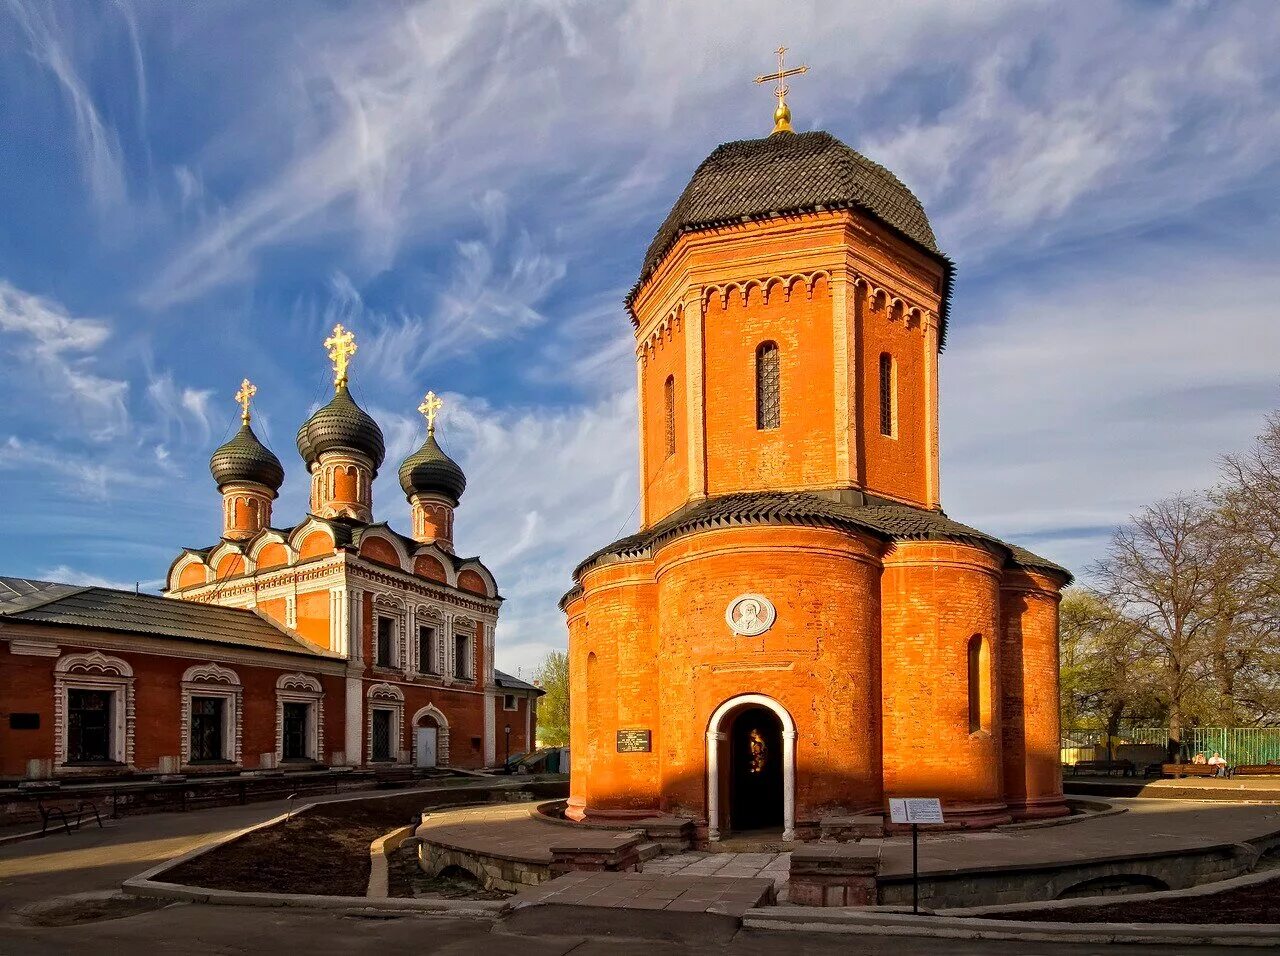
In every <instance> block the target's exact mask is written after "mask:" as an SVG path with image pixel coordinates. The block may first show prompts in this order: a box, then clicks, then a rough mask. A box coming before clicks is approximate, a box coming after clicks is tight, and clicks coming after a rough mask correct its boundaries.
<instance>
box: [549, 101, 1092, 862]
mask: <svg viewBox="0 0 1280 956" xmlns="http://www.w3.org/2000/svg"><path fill="white" fill-rule="evenodd" d="M775 120H776V128H775V131H774V133H773V134H772V135H770V136H768V137H767V138H764V139H756V140H746V141H741V142H734V143H728V144H726V145H723V146H720V147H719V148H717V149H716V150H715V151H714V152H713V153H712V154H711V155H710V156H709V157H708V158H707V159H706V160H705V161H704V162H703V163H702V165H701V166H699V167H698V169H697V171H696V172H695V173H694V175H693V178H692V180H691V181H690V182H689V184H688V186H687V187H686V188H685V190H684V192H683V193H682V194H681V196H680V197H679V199H678V200H677V202H676V204H675V206H674V207H673V208H672V210H671V213H670V214H669V215H668V216H667V218H666V220H665V221H664V222H663V223H662V225H661V227H660V228H659V230H658V233H657V236H656V237H655V238H654V240H653V242H652V244H651V245H650V247H649V250H648V252H647V253H646V255H645V258H644V264H643V266H642V268H641V272H640V279H639V282H638V283H637V284H636V286H635V288H634V289H633V290H632V291H631V294H630V295H629V296H628V299H627V306H628V309H629V312H630V315H631V318H632V324H633V327H634V332H635V337H636V377H637V391H638V399H639V426H640V435H639V447H640V474H641V528H640V530H639V532H638V533H636V534H634V535H631V536H629V537H626V538H623V539H621V540H619V541H615V542H614V543H613V544H611V545H609V546H607V547H605V548H603V549H602V550H600V551H598V552H596V553H595V554H593V555H591V556H590V557H588V558H587V559H586V560H585V561H583V562H582V563H581V564H580V565H579V566H578V568H577V569H576V570H575V572H574V578H575V586H574V587H573V589H572V590H570V591H569V593H568V594H566V595H565V597H564V599H563V601H562V607H563V609H564V611H565V613H566V615H567V617H568V627H569V654H570V671H571V691H572V699H573V704H574V706H573V710H572V727H571V736H572V747H573V771H572V788H571V796H570V800H569V815H570V816H572V817H574V818H575V819H584V818H600V819H626V818H635V817H643V816H649V815H653V814H657V813H672V814H683V815H688V816H692V817H694V818H695V819H696V820H697V821H698V823H699V826H700V827H702V828H703V829H702V831H701V832H704V833H705V834H706V835H707V836H708V838H709V839H712V840H715V839H718V838H720V837H721V836H723V835H725V834H726V833H728V832H730V831H744V830H756V829H779V830H781V831H783V836H784V838H786V839H792V838H805V837H808V836H813V835H816V833H817V832H818V830H819V827H820V824H821V821H822V819H823V818H824V817H827V816H833V815H845V814H851V813H867V812H871V813H879V812H881V811H882V810H883V808H884V807H885V805H886V801H887V799H888V798H889V797H895V796H940V797H941V798H942V800H943V804H944V808H945V810H946V813H947V819H948V820H949V821H952V822H955V823H957V824H960V825H964V826H990V825H995V824H999V823H1004V822H1008V821H1010V820H1011V819H1015V818H1016V819H1026V818H1033V817H1047V816H1056V815H1059V814H1062V813H1065V812H1066V808H1065V804H1064V802H1063V797H1062V787H1061V779H1060V768H1059V760H1058V746H1059V741H1058V652H1057V639H1058V601H1059V592H1060V590H1061V589H1062V587H1064V586H1065V585H1066V584H1067V583H1068V582H1069V581H1070V575H1069V574H1068V573H1067V572H1066V571H1065V570H1063V569H1062V568H1060V567H1058V566H1056V565H1054V564H1052V563H1051V562H1048V561H1046V560H1044V559H1042V558H1039V557H1036V556H1035V555H1033V554H1030V553H1029V552H1027V551H1025V550H1023V549H1021V548H1018V547H1016V546H1014V545H1010V544H1006V543H1004V542H1002V541H999V540H998V539H996V538H994V537H992V536H990V535H988V534H984V533H983V532H980V531H977V530H975V529H973V528H970V527H967V526H965V525H962V524H959V523H957V522H955V521H953V520H951V519H950V518H949V517H947V516H946V515H945V514H944V512H943V511H942V508H941V498H940V493H939V470H938V388H937V383H938V374H937V372H938V354H939V352H940V351H941V349H942V346H943V344H944V342H945V340H946V334H947V320H948V299H949V295H950V289H951V280H952V267H951V263H950V261H949V260H948V259H947V257H946V256H945V255H943V254H942V252H941V251H940V250H939V249H938V246H937V244H936V241H935V238H934V235H933V232H932V229H931V228H930V225H929V221H928V218H927V217H926V215H925V212H924V210H923V208H922V207H921V204H920V202H919V201H918V200H917V199H916V197H915V196H914V195H913V194H912V193H911V191H910V190H909V189H907V187H906V186H904V185H903V184H902V183H901V182H900V181H899V180H898V179H897V178H896V177H895V176H894V175H893V174H892V173H890V172H889V171H888V170H887V169H885V168H883V167H881V166H879V165H877V164H876V163H874V162H872V161H871V160H869V159H867V158H866V157H864V156H862V155H860V154H859V153H857V152H855V151H854V150H853V149H851V148H849V147H848V146H846V145H845V144H844V143H841V142H840V141H838V140H837V139H835V138H834V137H832V136H831V135H830V134H828V133H824V132H811V133H794V132H792V131H791V128H790V122H789V120H790V111H789V110H788V109H787V107H786V104H785V102H784V101H783V99H782V96H781V95H780V96H779V109H778V113H777V114H775Z"/></svg>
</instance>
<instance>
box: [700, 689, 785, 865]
mask: <svg viewBox="0 0 1280 956" xmlns="http://www.w3.org/2000/svg"><path fill="white" fill-rule="evenodd" d="M750 705H755V706H759V707H766V708H768V709H769V710H771V711H773V712H774V713H775V714H777V715H778V719H779V720H780V721H782V839H783V840H784V841H790V840H794V839H795V836H796V725H795V721H793V720H792V719H791V715H790V714H789V713H788V712H787V709H786V708H785V707H783V706H782V705H781V704H780V703H778V702H777V701H776V700H774V699H773V698H772V697H766V696H765V695H764V694H739V695H738V696H737V697H730V698H729V699H728V700H726V701H725V702H724V703H723V704H721V705H720V706H719V707H717V708H716V710H715V713H714V714H712V715H711V720H710V721H709V722H708V723H707V830H708V833H707V836H708V838H709V839H711V840H715V841H718V840H719V839H720V771H719V764H720V744H721V742H722V741H725V740H727V739H728V736H729V735H728V733H727V732H726V731H724V730H722V729H721V724H723V723H724V719H725V717H726V716H727V715H728V714H729V712H730V711H732V710H735V709H736V708H738V707H744V706H750Z"/></svg>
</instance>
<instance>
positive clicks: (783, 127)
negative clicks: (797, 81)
mask: <svg viewBox="0 0 1280 956" xmlns="http://www.w3.org/2000/svg"><path fill="white" fill-rule="evenodd" d="M773 52H774V53H776V54H778V70H777V72H776V73H762V74H761V75H760V76H757V77H756V82H757V83H768V82H769V81H770V80H773V81H775V82H776V83H777V84H778V85H777V86H775V87H774V89H773V95H774V96H776V97H777V98H778V108H777V109H775V110H774V111H773V131H774V132H775V133H790V132H791V107H789V106H787V94H788V93H790V92H791V88H790V87H788V86H787V83H786V80H787V77H789V76H800V75H802V74H805V73H808V72H809V67H808V66H795V67H792V68H791V69H789V70H788V69H787V68H786V65H785V64H784V62H783V60H784V59H785V57H786V55H787V48H786V47H785V46H780V47H778V49H776V50H774V51H773Z"/></svg>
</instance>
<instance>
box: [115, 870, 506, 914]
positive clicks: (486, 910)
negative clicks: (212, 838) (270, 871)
mask: <svg viewBox="0 0 1280 956" xmlns="http://www.w3.org/2000/svg"><path fill="white" fill-rule="evenodd" d="M121 889H123V890H124V891H125V892H126V893H130V894H132V895H134V896H148V897H153V898H156V899H168V900H181V901H183V902H187V903H207V904H212V905H215V906H218V905H221V906H267V907H270V906H288V907H295V908H298V909H312V910H326V911H338V912H353V913H358V912H362V911H363V912H370V911H371V912H377V913H406V914H417V915H430V914H436V915H442V916H469V917H473V918H476V919H496V918H497V917H498V916H500V915H501V914H502V913H503V912H504V911H505V909H506V907H507V906H508V905H509V904H508V903H507V902H506V901H505V900H502V901H498V900H419V899H407V898H406V899H400V898H396V897H388V898H384V899H373V898H370V897H367V896H315V895H311V894H306V893H242V892H240V891H238V890H215V889H210V888H208V887H204V886H181V885H179V884H177V883H164V882H160V881H157V880H144V879H141V878H139V877H134V878H133V879H131V880H125V882H124V883H123V885H122V886H121Z"/></svg>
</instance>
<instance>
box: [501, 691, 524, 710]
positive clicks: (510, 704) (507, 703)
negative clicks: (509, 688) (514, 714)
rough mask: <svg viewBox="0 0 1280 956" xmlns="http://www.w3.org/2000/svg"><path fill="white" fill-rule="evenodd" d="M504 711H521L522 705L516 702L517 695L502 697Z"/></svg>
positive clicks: (504, 695)
mask: <svg viewBox="0 0 1280 956" xmlns="http://www.w3.org/2000/svg"><path fill="white" fill-rule="evenodd" d="M502 709H503V710H519V709H520V705H519V703H518V702H517V701H516V695H515V694H503V695H502Z"/></svg>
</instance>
